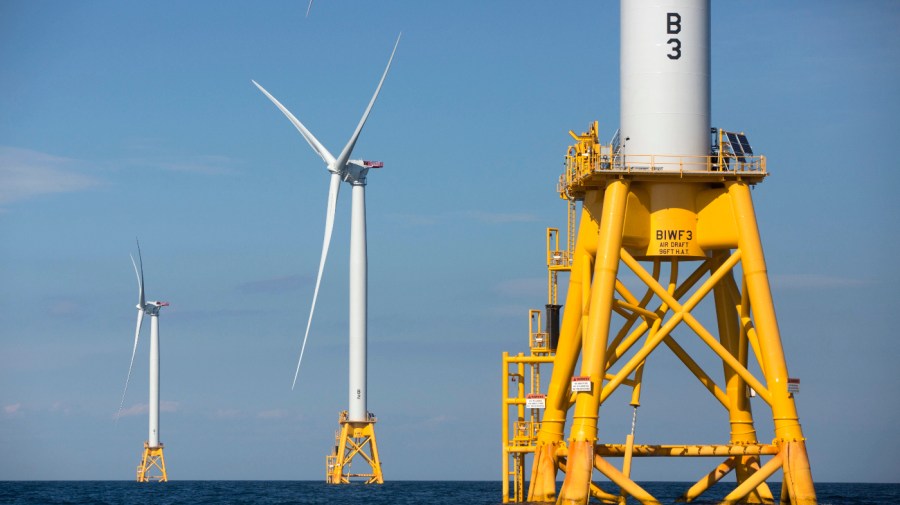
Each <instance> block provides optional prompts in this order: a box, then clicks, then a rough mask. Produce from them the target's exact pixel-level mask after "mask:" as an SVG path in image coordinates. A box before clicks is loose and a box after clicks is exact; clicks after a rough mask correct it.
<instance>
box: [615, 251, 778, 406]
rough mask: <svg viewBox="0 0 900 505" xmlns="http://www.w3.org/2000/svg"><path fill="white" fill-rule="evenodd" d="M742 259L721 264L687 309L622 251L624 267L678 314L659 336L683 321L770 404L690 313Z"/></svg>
mask: <svg viewBox="0 0 900 505" xmlns="http://www.w3.org/2000/svg"><path fill="white" fill-rule="evenodd" d="M740 258H741V251H740V250H737V251H735V252H734V254H732V255H731V257H729V258H728V260H727V261H726V262H725V263H723V264H722V266H720V267H719V268H718V269H716V271H715V272H713V274H712V275H711V276H710V278H709V279H707V280H706V282H704V283H703V285H701V286H700V288H699V289H698V290H697V292H695V293H694V294H693V295H692V296H691V297H690V298H689V299H688V300H687V302H685V304H684V306H682V305H681V304H679V303H678V301H677V300H675V299H674V298H673V297H672V296H670V295H669V294H668V292H666V291H665V290H664V289H662V286H659V284H657V283H652V279H650V278H649V274H648V273H647V271H646V270H644V269H643V268H642V267H641V266H640V264H639V263H638V262H637V261H636V260H635V259H634V258H632V257H631V255H630V254H628V252H627V251H625V250H623V251H622V261H623V262H625V264H626V265H628V267H629V268H631V269H632V270H633V271H634V273H636V274H637V275H638V277H640V278H641V280H643V281H644V282H645V283H647V284H648V285H652V286H653V288H654V290H655V291H656V295H657V296H659V297H660V299H662V301H663V302H665V303H668V304H669V306H670V307H672V309H673V310H675V314H674V315H673V316H672V318H671V319H669V321H667V322H666V324H665V325H664V326H663V328H662V330H661V331H660V333H661V334H663V335H668V334H669V333H670V332H671V331H672V328H674V327H675V326H676V325H677V324H678V323H680V322H681V321H682V320H684V322H685V323H686V324H687V325H688V326H689V327H690V328H691V329H693V330H694V332H696V333H697V334H698V335H699V336H700V338H701V339H702V340H703V341H704V342H706V345H708V346H709V347H710V348H711V349H712V350H713V352H715V353H716V354H718V355H719V357H720V358H722V359H723V360H724V361H725V362H726V363H727V364H728V366H730V367H731V368H733V369H734V371H735V372H737V373H738V374H740V375H741V377H743V378H744V380H746V381H747V383H748V384H750V386H751V387H752V388H753V389H755V390H756V391H757V393H758V394H759V396H760V398H762V399H764V400H766V401H767V402H769V401H770V400H769V392H768V390H767V389H766V388H765V387H764V386H763V385H762V383H760V382H759V380H757V379H756V377H754V376H753V374H751V373H750V371H749V370H747V369H746V368H745V367H743V366H742V365H741V364H740V363H738V361H737V359H735V358H734V356H731V355H730V354H728V352H727V351H725V350H724V348H722V346H721V345H720V344H719V343H718V342H716V340H715V338H713V337H712V335H710V334H709V332H708V331H706V329H704V328H703V325H701V324H700V323H699V322H698V321H697V320H696V319H695V318H694V317H693V316H692V315H691V313H690V311H691V310H693V309H694V307H695V306H696V305H697V304H698V303H700V301H701V300H702V299H703V297H705V296H706V295H707V294H708V293H709V291H710V290H711V289H712V287H713V286H714V285H715V284H716V283H718V282H719V281H720V280H721V278H722V277H723V276H724V275H725V274H726V273H727V272H729V271H730V270H731V268H733V267H734V264H735V263H736V262H737V261H738V260H740ZM651 283H652V284H651ZM658 339H659V340H661V339H662V337H658ZM658 343H659V342H656V344H658ZM654 347H655V346H654ZM651 350H652V349H651ZM642 353H644V350H643V349H642V350H641V351H640V352H639V353H638V356H635V357H634V358H632V360H631V361H629V365H632V364H634V365H633V366H637V365H636V363H637V362H640V361H643V359H644V358H646V354H644V355H643V356H641V354H642ZM647 354H649V351H648V352H647ZM638 357H640V359H638ZM633 366H632V368H631V369H632V370H633V369H634V368H633ZM610 386H613V383H610V384H608V385H607V388H610V393H612V391H613V390H614V389H615V387H610ZM615 386H618V384H616V385H615ZM605 389H606V388H604V390H605Z"/></svg>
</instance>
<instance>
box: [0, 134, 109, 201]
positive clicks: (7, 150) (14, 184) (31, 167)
mask: <svg viewBox="0 0 900 505" xmlns="http://www.w3.org/2000/svg"><path fill="white" fill-rule="evenodd" d="M77 165H78V162H77V161H75V160H73V159H70V158H61V157H58V156H53V155H50V154H46V153H41V152H38V151H31V150H29V149H19V148H15V147H3V146H0V205H2V204H8V203H12V202H17V201H22V200H26V199H29V198H33V197H35V196H39V195H44V194H51V193H69V192H73V191H84V190H86V189H90V188H93V187H96V186H99V185H100V184H101V181H100V180H99V179H96V178H94V177H90V176H88V175H84V174H82V173H79V172H78V171H77V170H76V169H75V167H76V166H77Z"/></svg>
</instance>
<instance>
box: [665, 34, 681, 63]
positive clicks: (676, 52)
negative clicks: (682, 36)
mask: <svg viewBox="0 0 900 505" xmlns="http://www.w3.org/2000/svg"><path fill="white" fill-rule="evenodd" d="M666 44H674V45H673V46H672V52H671V53H670V54H667V55H666V56H668V57H669V59H670V60H677V59H678V58H681V41H680V40H678V39H669V40H667V41H666Z"/></svg>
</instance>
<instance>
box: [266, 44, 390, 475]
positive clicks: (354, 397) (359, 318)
mask: <svg viewBox="0 0 900 505" xmlns="http://www.w3.org/2000/svg"><path fill="white" fill-rule="evenodd" d="M399 43H400V37H399V36H398V37H397V41H396V42H395V43H394V49H393V51H392V52H391V56H390V58H389V59H388V63H387V67H385V69H384V73H383V74H382V76H381V81H379V83H378V87H377V88H376V89H375V94H374V95H372V99H371V100H370V101H369V105H368V107H367V108H366V110H365V112H364V113H363V116H362V119H360V121H359V124H357V125H356V130H355V131H354V132H353V135H351V137H350V140H349V141H348V142H347V144H346V145H345V146H344V149H343V150H342V151H341V153H340V155H339V156H337V157H334V156H333V155H332V154H331V153H330V152H329V151H328V150H327V149H326V148H325V147H324V146H323V145H322V143H321V142H319V140H318V139H316V137H315V136H314V135H313V134H312V133H311V132H310V131H309V130H308V129H307V128H306V127H305V126H303V123H301V122H300V121H299V120H298V119H297V118H296V117H294V115H293V114H291V112H290V111H289V110H288V109H287V108H286V107H285V106H284V105H282V104H281V102H279V101H278V100H276V99H275V97H273V96H272V95H271V94H270V93H269V92H268V91H266V90H265V88H263V87H262V86H260V85H259V84H258V83H257V82H256V81H252V82H253V84H254V85H256V87H257V88H259V90H260V91H262V92H263V94H264V95H266V97H268V98H269V100H271V101H272V103H274V104H275V106H276V107H278V109H279V110H281V112H282V113H284V115H285V116H287V118H288V119H289V120H290V121H291V123H293V125H294V126H295V127H296V128H297V130H298V131H299V132H300V134H301V135H303V138H304V139H306V141H307V142H308V143H309V145H310V147H312V148H313V150H314V151H315V152H316V153H317V154H318V155H319V156H320V157H321V158H322V160H323V161H324V162H325V165H326V168H327V170H328V171H329V172H330V173H331V177H330V179H331V180H330V186H329V189H328V205H327V211H326V215H325V237H324V240H323V243H322V256H321V259H320V260H319V271H318V274H317V275H316V287H315V291H314V292H313V299H312V306H311V308H310V311H309V319H308V320H307V323H306V332H305V334H304V335H303V344H302V345H301V347H300V358H299V359H298V360H297V369H296V370H295V372H294V382H293V384H292V386H291V388H292V389H293V387H294V386H295V385H296V384H297V376H298V375H299V373H300V364H301V363H302V361H303V352H304V351H305V350H306V340H307V337H309V330H310V326H311V325H312V319H313V314H314V313H315V310H316V300H317V299H318V296H319V286H320V284H321V282H322V273H323V271H324V269H325V261H326V258H327V257H328V248H329V246H330V244H331V234H332V231H333V229H334V216H335V210H336V206H337V198H338V193H339V191H340V185H341V181H344V182H347V183H348V184H350V186H351V215H350V218H351V221H350V303H349V307H350V332H349V336H350V338H349V342H350V346H349V347H350V363H349V408H348V410H346V411H343V412H341V413H340V415H339V422H340V426H341V429H340V431H339V432H338V433H337V434H336V436H335V438H336V440H335V448H334V452H333V453H331V454H329V455H328V456H326V479H325V480H326V482H328V483H330V484H349V483H350V480H351V479H354V478H356V479H359V478H364V479H366V483H367V484H372V483H377V484H381V483H383V482H384V479H383V477H382V474H381V460H380V459H379V456H378V446H377V444H376V441H375V427H374V425H375V422H376V418H375V416H374V415H373V414H371V413H370V412H369V411H368V407H367V388H366V359H367V358H366V346H367V344H366V332H367V320H368V319H367V310H368V287H367V279H368V273H367V268H368V264H367V263H368V260H367V254H366V176H367V174H368V172H369V170H370V169H373V168H382V167H383V166H384V164H383V163H382V162H380V161H366V160H351V159H350V156H351V155H352V153H353V148H354V147H355V145H356V141H357V139H358V138H359V134H360V132H361V131H362V129H363V126H364V125H365V124H366V120H367V119H368V117H369V113H370V112H371V111H372V106H373V105H374V104H375V100H376V99H377V98H378V93H379V92H380V91H381V86H382V85H383V84H384V80H385V78H386V77H387V74H388V71H389V70H390V69H391V62H392V61H393V60H394V53H395V52H396V51H397V45H398V44H399ZM357 455H359V456H360V457H361V458H363V459H364V460H365V461H366V463H368V465H369V466H370V467H371V472H369V473H350V466H351V463H352V460H353V458H354V457H355V456H357Z"/></svg>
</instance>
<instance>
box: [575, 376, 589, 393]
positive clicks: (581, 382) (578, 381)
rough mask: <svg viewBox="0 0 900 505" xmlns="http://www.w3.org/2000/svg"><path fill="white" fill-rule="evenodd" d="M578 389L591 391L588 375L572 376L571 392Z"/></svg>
mask: <svg viewBox="0 0 900 505" xmlns="http://www.w3.org/2000/svg"><path fill="white" fill-rule="evenodd" d="M580 391H587V392H590V391H591V378H590V377H582V376H576V377H572V392H573V393H577V392H580Z"/></svg>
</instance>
